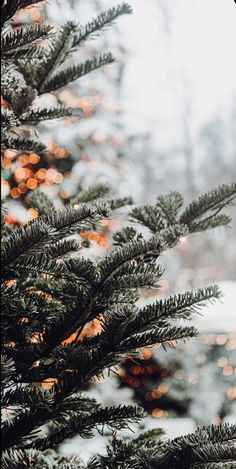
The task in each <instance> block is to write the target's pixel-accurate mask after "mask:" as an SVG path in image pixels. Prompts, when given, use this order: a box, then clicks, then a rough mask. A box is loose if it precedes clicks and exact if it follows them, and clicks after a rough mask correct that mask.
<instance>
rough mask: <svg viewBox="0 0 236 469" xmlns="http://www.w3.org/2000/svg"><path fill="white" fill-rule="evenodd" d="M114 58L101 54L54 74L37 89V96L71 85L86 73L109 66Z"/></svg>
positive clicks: (107, 54)
mask: <svg viewBox="0 0 236 469" xmlns="http://www.w3.org/2000/svg"><path fill="white" fill-rule="evenodd" d="M114 60H115V59H114V57H113V56H112V54H111V53H110V52H108V53H105V54H101V55H100V56H99V57H98V58H96V57H94V58H93V59H91V60H86V62H84V63H81V64H79V65H74V66H73V67H68V68H67V69H66V70H62V71H61V72H59V73H57V74H55V75H54V76H53V77H52V78H51V79H49V80H48V81H47V82H46V83H45V84H44V85H42V86H41V88H40V89H39V94H43V93H51V92H52V91H56V90H58V89H59V88H62V87H63V86H65V85H67V84H68V83H71V82H72V81H75V80H77V79H78V78H81V77H82V76H84V75H86V74H87V73H90V72H92V71H93V70H96V69H98V68H100V67H102V66H103V65H106V64H110V63H112V62H114Z"/></svg>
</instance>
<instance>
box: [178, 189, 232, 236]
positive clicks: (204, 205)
mask: <svg viewBox="0 0 236 469" xmlns="http://www.w3.org/2000/svg"><path fill="white" fill-rule="evenodd" d="M235 196H236V183H235V182H233V183H231V184H223V185H221V186H219V187H217V188H216V189H214V190H212V191H210V192H206V193H205V194H203V195H201V196H200V197H199V198H198V199H197V200H195V201H193V202H191V203H190V204H189V206H188V207H187V208H186V209H185V210H184V212H183V213H182V215H181V216H180V219H179V221H180V223H184V224H186V225H188V227H189V231H190V233H191V232H195V231H199V230H201V227H202V228H203V229H206V227H207V228H209V227H211V220H212V219H213V227H215V226H216V220H217V219H218V221H219V222H220V224H225V223H228V222H229V221H230V219H229V218H228V217H224V218H222V217H220V218H218V217H217V218H216V215H218V213H219V212H220V211H221V210H222V209H223V208H224V207H226V206H227V205H230V204H232V203H233V201H234V199H235ZM204 215H207V216H206V218H203V216H204Z"/></svg>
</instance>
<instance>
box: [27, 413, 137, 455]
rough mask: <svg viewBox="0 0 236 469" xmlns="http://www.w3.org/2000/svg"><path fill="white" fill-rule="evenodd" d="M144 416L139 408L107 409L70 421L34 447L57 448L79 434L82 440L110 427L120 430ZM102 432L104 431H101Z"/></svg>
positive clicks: (34, 444) (37, 441)
mask: <svg viewBox="0 0 236 469" xmlns="http://www.w3.org/2000/svg"><path fill="white" fill-rule="evenodd" d="M143 416H144V411H143V410H142V409H141V408H139V407H133V406H118V407H105V408H101V409H98V410H97V411H95V412H93V413H91V414H90V415H86V416H85V417H84V418H83V416H80V418H78V417H77V415H75V417H74V418H73V417H72V418H71V419H70V423H68V422H67V423H65V424H64V425H62V426H61V427H62V428H60V429H59V430H56V431H54V432H53V433H52V434H51V435H50V436H49V437H46V438H42V439H39V438H38V439H37V440H36V441H35V443H33V447H35V448H37V449H41V450H45V449H47V448H55V447H56V446H58V445H59V444H60V443H61V442H62V441H64V440H65V439H66V438H68V437H72V436H75V435H76V434H79V435H80V436H81V437H82V438H91V437H92V436H93V432H92V430H93V429H94V428H97V429H99V427H100V425H101V426H102V428H104V426H105V425H106V426H108V428H111V429H116V430H120V429H122V428H127V427H128V426H129V424H130V423H133V422H138V421H139V420H140V419H141V418H143ZM100 431H101V432H102V430H100Z"/></svg>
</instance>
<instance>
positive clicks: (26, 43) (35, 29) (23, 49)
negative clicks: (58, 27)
mask: <svg viewBox="0 0 236 469" xmlns="http://www.w3.org/2000/svg"><path fill="white" fill-rule="evenodd" d="M51 31H52V27H51V26H49V25H45V24H36V25H30V26H28V27H23V28H20V29H17V30H16V31H11V32H10V33H7V34H5V35H2V37H1V49H2V58H5V59H9V58H11V59H12V58H14V59H19V58H22V57H28V58H30V57H34V56H35V55H36V54H37V53H40V48H39V47H38V46H37V43H38V42H39V40H42V39H45V38H46V37H48V36H49V34H50V32H51ZM35 43H36V44H35ZM41 54H42V50H41Z"/></svg>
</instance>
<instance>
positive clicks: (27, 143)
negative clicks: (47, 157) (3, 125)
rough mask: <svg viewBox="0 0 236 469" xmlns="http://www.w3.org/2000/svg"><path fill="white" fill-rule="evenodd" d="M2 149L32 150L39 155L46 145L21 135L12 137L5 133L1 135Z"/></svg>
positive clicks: (22, 151)
mask: <svg viewBox="0 0 236 469" xmlns="http://www.w3.org/2000/svg"><path fill="white" fill-rule="evenodd" d="M1 147H2V149H3V150H4V149H12V150H18V152H21V153H24V152H34V153H37V154H38V155H41V154H42V153H44V152H45V150H46V147H45V146H44V145H43V144H42V143H40V142H37V141H36V140H30V139H26V138H21V137H17V138H15V137H12V136H10V135H7V134H6V133H5V134H4V135H3V138H2V142H1Z"/></svg>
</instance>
